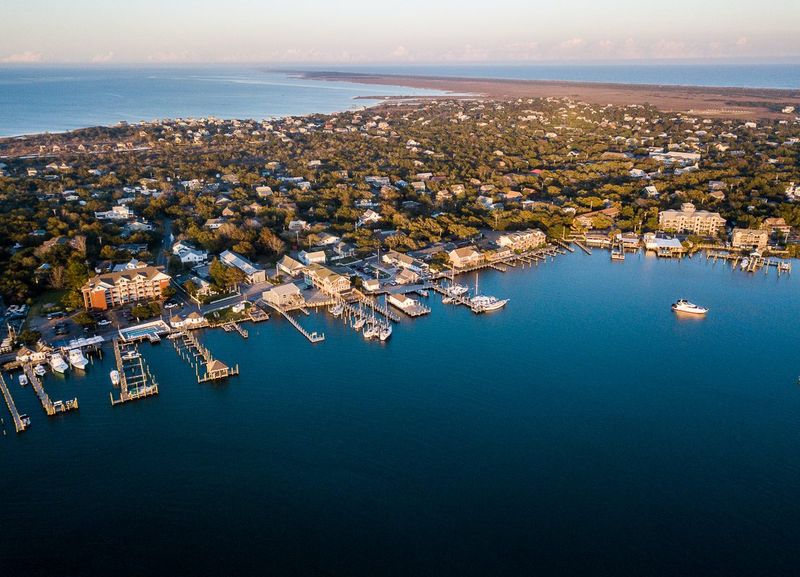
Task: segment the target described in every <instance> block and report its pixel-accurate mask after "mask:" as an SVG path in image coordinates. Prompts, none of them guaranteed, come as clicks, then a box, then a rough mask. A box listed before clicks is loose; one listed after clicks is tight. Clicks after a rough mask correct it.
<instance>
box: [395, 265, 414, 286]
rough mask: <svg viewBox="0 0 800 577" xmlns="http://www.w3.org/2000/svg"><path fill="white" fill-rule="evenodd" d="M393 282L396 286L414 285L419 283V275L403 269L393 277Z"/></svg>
mask: <svg viewBox="0 0 800 577" xmlns="http://www.w3.org/2000/svg"><path fill="white" fill-rule="evenodd" d="M394 280H395V281H396V282H397V284H402V285H408V284H416V283H418V282H419V274H417V273H416V272H414V271H413V270H411V269H410V268H404V269H403V270H401V271H400V272H399V273H397V275H396V276H395V277H394Z"/></svg>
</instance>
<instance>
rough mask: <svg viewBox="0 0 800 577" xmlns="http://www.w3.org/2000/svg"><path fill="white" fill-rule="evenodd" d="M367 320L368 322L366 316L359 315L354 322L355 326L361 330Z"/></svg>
mask: <svg viewBox="0 0 800 577" xmlns="http://www.w3.org/2000/svg"><path fill="white" fill-rule="evenodd" d="M365 322H367V319H365V318H364V317H358V319H357V320H356V322H354V323H353V328H354V329H356V330H357V331H360V330H361V327H363V326H364V323H365Z"/></svg>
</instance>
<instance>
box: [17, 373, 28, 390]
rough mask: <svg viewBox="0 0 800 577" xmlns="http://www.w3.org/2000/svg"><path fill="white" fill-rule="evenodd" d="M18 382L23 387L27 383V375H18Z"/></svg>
mask: <svg viewBox="0 0 800 577" xmlns="http://www.w3.org/2000/svg"><path fill="white" fill-rule="evenodd" d="M19 384H20V386H23V387H24V386H25V385H27V384H28V376H27V375H26V374H25V373H22V374H21V375H20V376H19Z"/></svg>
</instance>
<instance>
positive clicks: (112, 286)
mask: <svg viewBox="0 0 800 577" xmlns="http://www.w3.org/2000/svg"><path fill="white" fill-rule="evenodd" d="M170 280H171V277H170V276H169V275H168V274H165V273H164V272H163V270H162V268H161V267H155V266H145V267H142V268H137V269H133V270H123V271H119V272H111V273H107V274H101V275H97V276H95V277H93V278H91V279H89V280H88V281H87V282H86V284H85V285H83V287H82V288H81V292H82V293H83V305H84V307H86V308H87V309H98V310H106V309H110V308H112V307H116V306H120V305H124V304H127V303H132V302H137V301H149V300H155V299H160V298H162V297H163V293H164V289H165V288H167V287H168V286H169V282H170Z"/></svg>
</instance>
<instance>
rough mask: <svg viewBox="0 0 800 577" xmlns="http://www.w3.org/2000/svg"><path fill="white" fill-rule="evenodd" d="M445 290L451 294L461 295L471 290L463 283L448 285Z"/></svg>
mask: <svg viewBox="0 0 800 577" xmlns="http://www.w3.org/2000/svg"><path fill="white" fill-rule="evenodd" d="M445 290H446V291H447V294H449V295H450V296H454V297H460V296H461V295H463V294H464V293H465V292H467V291H469V288H468V287H465V286H464V285H463V284H458V283H455V284H451V285H450V286H448V287H447V288H446V289H445Z"/></svg>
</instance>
